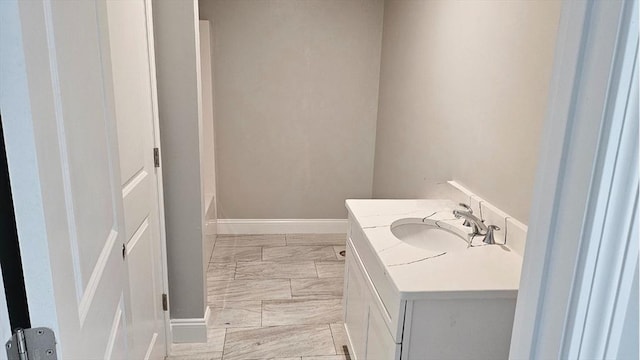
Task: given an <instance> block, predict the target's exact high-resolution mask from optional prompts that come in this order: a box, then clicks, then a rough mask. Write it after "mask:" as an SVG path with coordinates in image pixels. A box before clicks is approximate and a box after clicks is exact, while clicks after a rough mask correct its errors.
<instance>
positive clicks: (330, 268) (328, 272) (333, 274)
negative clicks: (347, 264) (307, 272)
mask: <svg viewBox="0 0 640 360" xmlns="http://www.w3.org/2000/svg"><path fill="white" fill-rule="evenodd" d="M316 271H317V272H318V277H319V278H337V277H344V262H342V261H316Z"/></svg>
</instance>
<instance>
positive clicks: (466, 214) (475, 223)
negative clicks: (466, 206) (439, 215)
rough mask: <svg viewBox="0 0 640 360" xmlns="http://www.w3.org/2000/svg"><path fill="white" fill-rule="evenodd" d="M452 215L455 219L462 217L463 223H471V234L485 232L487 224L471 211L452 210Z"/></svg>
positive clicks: (482, 233)
mask: <svg viewBox="0 0 640 360" xmlns="http://www.w3.org/2000/svg"><path fill="white" fill-rule="evenodd" d="M453 216H455V217H456V219H461V218H462V219H464V220H465V223H467V224H470V225H471V231H472V232H471V234H472V235H474V236H475V235H485V234H486V233H487V230H488V228H487V226H486V225H485V224H484V221H482V220H480V219H479V218H478V217H477V216H475V215H473V214H472V213H471V211H462V210H457V209H456V210H453ZM467 226H468V225H467Z"/></svg>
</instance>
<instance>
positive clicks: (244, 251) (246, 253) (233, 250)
mask: <svg viewBox="0 0 640 360" xmlns="http://www.w3.org/2000/svg"><path fill="white" fill-rule="evenodd" d="M261 258H262V248H261V247H230V246H217V245H216V246H215V247H214V248H213V255H211V262H234V261H260V260H262V259H261Z"/></svg>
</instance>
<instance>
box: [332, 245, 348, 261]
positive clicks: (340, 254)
mask: <svg viewBox="0 0 640 360" xmlns="http://www.w3.org/2000/svg"><path fill="white" fill-rule="evenodd" d="M346 250H347V247H346V246H334V247H333V251H335V253H336V257H337V258H338V260H340V261H344V258H345V256H344V255H343V254H345V252H346Z"/></svg>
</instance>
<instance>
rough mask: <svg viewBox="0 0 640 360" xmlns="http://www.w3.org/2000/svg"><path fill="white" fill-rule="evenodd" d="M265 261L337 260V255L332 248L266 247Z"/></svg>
mask: <svg viewBox="0 0 640 360" xmlns="http://www.w3.org/2000/svg"><path fill="white" fill-rule="evenodd" d="M262 259H263V260H264V261H283V262H286V261H291V262H294V261H303V260H335V259H336V255H335V251H334V249H333V247H331V246H277V247H265V248H263V250H262Z"/></svg>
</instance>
